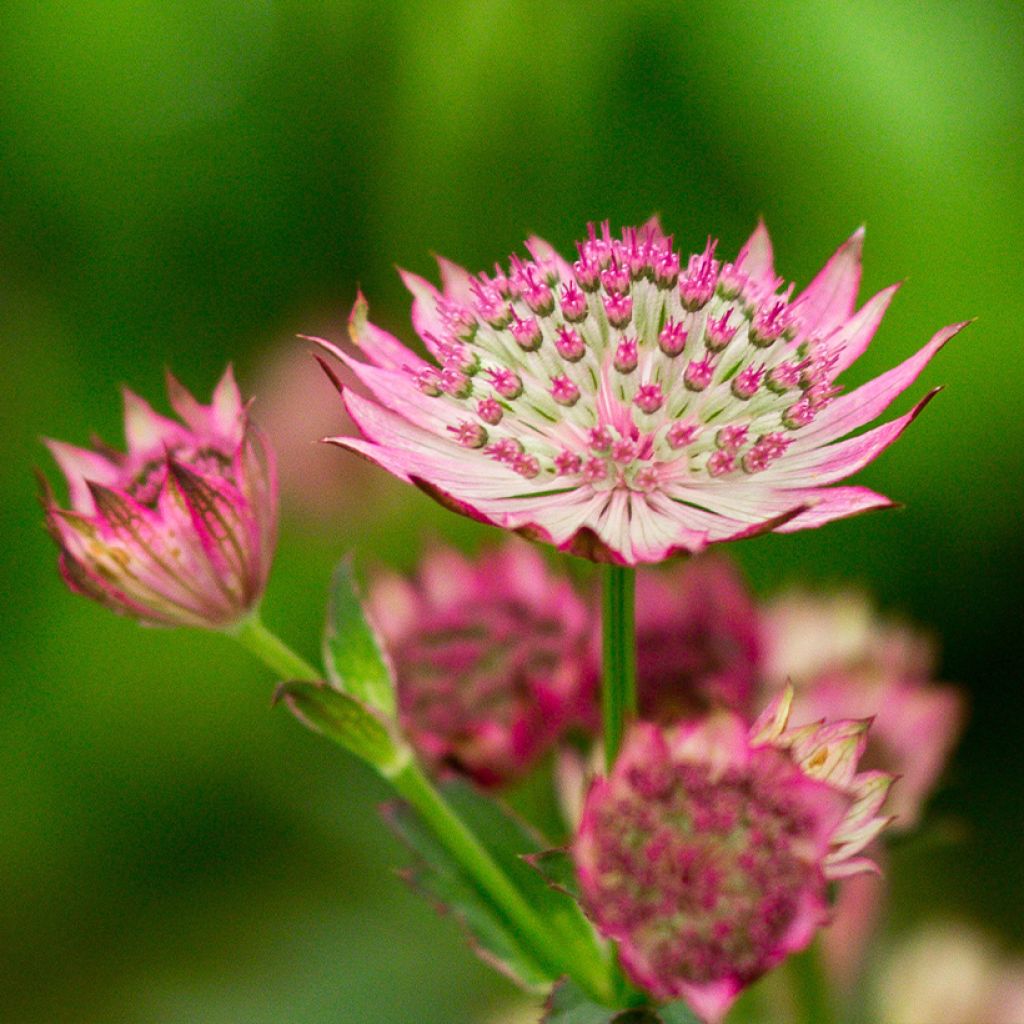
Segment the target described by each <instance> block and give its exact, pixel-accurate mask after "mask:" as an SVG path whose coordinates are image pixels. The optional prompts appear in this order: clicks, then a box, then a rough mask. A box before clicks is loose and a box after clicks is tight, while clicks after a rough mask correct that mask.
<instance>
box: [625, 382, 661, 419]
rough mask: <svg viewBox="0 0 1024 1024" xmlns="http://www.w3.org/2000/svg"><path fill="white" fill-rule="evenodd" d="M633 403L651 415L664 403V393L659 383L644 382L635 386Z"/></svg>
mask: <svg viewBox="0 0 1024 1024" xmlns="http://www.w3.org/2000/svg"><path fill="white" fill-rule="evenodd" d="M633 404H634V405H635V406H636V407H637V408H638V409H640V410H641V411H642V412H645V413H647V414H648V415H651V414H652V413H656V412H657V411H658V410H659V409H660V408H661V407H662V406H663V405H664V404H665V395H664V393H663V392H662V390H661V385H660V384H644V385H642V386H641V387H639V388H637V392H636V396H635V397H634V398H633Z"/></svg>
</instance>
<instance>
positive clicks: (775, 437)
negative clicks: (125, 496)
mask: <svg viewBox="0 0 1024 1024" xmlns="http://www.w3.org/2000/svg"><path fill="white" fill-rule="evenodd" d="M862 240H863V233H862V232H860V231H858V232H857V233H856V234H854V235H853V237H851V238H850V239H849V240H848V241H847V242H845V243H844V244H843V245H842V246H840V248H839V250H838V251H837V252H836V254H835V255H834V256H833V257H832V258H831V259H830V260H829V262H828V263H827V264H826V265H825V267H824V269H823V270H822V271H821V272H820V273H819V274H818V276H817V277H816V278H815V279H814V280H813V281H812V282H811V284H810V285H809V286H808V287H807V288H806V289H805V290H804V291H803V292H802V293H800V294H799V295H797V296H796V297H795V298H792V293H793V288H792V286H788V287H786V286H785V282H784V281H783V279H782V278H779V277H777V276H776V274H775V270H774V269H773V265H772V247H771V243H770V241H769V238H768V232H767V231H766V229H765V228H764V225H759V226H758V228H757V230H756V231H755V232H754V234H753V236H752V237H751V238H750V240H749V241H748V242H747V243H746V245H744V246H743V248H742V249H741V250H740V253H739V255H738V256H737V258H736V260H735V262H733V263H723V262H720V261H719V260H718V259H717V258H716V257H715V252H716V243H715V242H712V241H709V242H708V244H707V246H706V248H705V249H704V250H703V252H701V253H697V254H695V255H692V256H690V257H689V259H688V260H687V261H686V262H685V265H684V263H683V261H682V260H681V258H680V256H679V255H678V254H677V253H676V252H675V251H674V250H673V247H672V239H671V237H665V235H664V234H663V233H662V231H661V227H660V225H659V224H658V223H657V221H656V220H651V221H648V223H646V224H645V225H643V226H642V227H640V228H627V229H626V230H625V231H624V232H623V234H622V238H621V239H615V238H612V237H611V234H610V232H609V230H608V225H607V224H604V225H602V228H601V231H600V232H597V231H595V229H594V227H593V225H591V227H590V233H589V238H588V239H587V240H586V241H584V242H582V243H580V244H579V245H578V249H579V259H578V260H577V261H576V262H575V263H573V264H571V265H570V264H569V263H568V262H566V261H565V260H564V259H562V257H560V256H559V255H558V254H557V253H556V252H555V251H554V250H553V249H552V247H551V246H550V245H548V244H547V243H546V242H543V241H542V240H540V239H538V238H531V239H529V240H528V241H527V242H526V248H527V250H528V251H529V253H530V256H531V258H530V259H526V260H524V259H520V258H519V257H517V256H513V257H511V261H510V266H509V268H508V271H507V272H506V271H504V270H502V269H501V268H500V267H496V269H495V273H494V274H493V275H488V274H486V273H484V274H480V275H478V276H477V277H473V276H471V275H470V274H469V273H468V272H467V271H465V270H463V269H462V268H461V267H458V266H455V265H454V264H452V263H449V262H448V261H447V260H440V270H441V278H442V282H443V285H442V290H441V291H438V290H437V289H436V288H435V287H434V286H433V285H431V284H429V283H428V282H427V281H425V280H423V279H422V278H419V277H417V276H415V275H413V274H408V273H405V274H403V278H404V280H405V283H406V285H407V286H408V288H409V290H410V291H411V292H412V295H413V299H414V301H413V306H412V322H413V327H414V328H415V330H416V331H417V333H418V334H419V336H420V337H421V338H422V340H423V342H424V344H425V345H426V348H427V350H428V351H429V353H430V356H431V359H430V360H424V359H422V358H420V357H419V356H418V355H416V354H415V353H414V352H413V351H412V350H410V349H408V348H406V347H405V346H404V345H403V344H402V343H400V342H399V341H398V340H397V339H395V338H393V337H392V336H391V335H390V334H387V333H386V332H384V331H382V330H381V329H380V328H378V327H375V326H374V325H373V324H370V323H369V322H367V319H366V313H367V306H366V302H365V300H364V299H363V298H362V297H361V296H360V298H359V300H358V301H357V303H356V306H355V309H354V310H353V314H352V318H351V320H350V330H351V334H352V337H353V339H354V340H355V341H356V342H357V344H358V345H359V346H360V348H361V349H362V351H363V353H364V355H365V356H366V359H367V360H368V361H366V362H364V361H361V360H356V359H353V358H351V357H350V356H349V355H348V354H347V353H345V352H344V351H342V350H341V349H339V348H337V347H336V346H334V345H332V344H330V343H329V342H321V344H322V345H323V347H324V348H325V349H327V350H328V351H330V352H332V353H333V354H334V355H335V356H337V358H338V359H340V360H341V361H342V362H343V363H345V364H346V365H347V366H348V367H349V368H350V369H351V370H352V372H353V373H354V374H355V375H356V377H358V378H359V380H360V382H361V383H362V385H363V386H364V387H365V388H366V389H367V390H368V391H369V392H370V393H371V394H372V396H373V397H372V398H371V399H367V398H365V397H363V396H362V395H360V394H358V393H357V392H356V391H354V390H352V389H348V388H346V389H345V390H344V397H345V403H346V406H347V408H348V410H349V413H350V414H351V416H352V418H353V420H355V422H356V424H357V425H358V426H359V428H360V430H361V431H362V433H363V435H364V437H365V440H364V439H352V438H335V439H332V440H334V441H335V442H336V443H337V444H339V445H341V446H342V447H346V448H350V449H352V450H353V451H357V452H360V453H362V454H364V455H366V456H367V457H368V458H370V459H372V460H373V461H375V462H377V463H379V464H380V465H381V466H383V467H384V468H385V469H387V470H389V471H390V472H391V473H393V474H395V475H396V476H398V477H399V478H401V479H403V480H406V481H410V482H412V483H415V484H416V485H417V486H419V487H421V488H422V489H423V490H425V491H426V492H427V493H428V494H430V495H432V496H433V497H435V498H436V499H437V500H439V501H440V502H441V503H442V504H444V505H446V506H448V507H450V508H453V509H455V510H457V511H459V512H462V513H464V514H466V515H469V516H471V517H473V518H475V519H478V520H481V521H484V522H489V523H494V524H496V525H498V526H502V527H505V528H507V529H512V530H517V531H519V532H521V533H523V534H525V535H527V536H529V537H532V538H534V539H540V540H544V541H546V542H549V543H551V544H555V545H557V546H558V547H559V548H562V549H564V550H569V551H572V552H574V553H576V554H580V555H585V556H587V557H590V558H593V559H595V560H600V561H615V562H619V563H624V564H629V565H633V564H636V563H639V562H658V561H661V560H663V559H665V558H667V557H669V556H670V555H672V554H673V553H676V552H694V551H699V550H700V549H702V548H704V547H706V546H707V545H708V544H711V543H714V542H716V541H725V540H732V539H735V538H739V537H747V536H751V535H753V534H757V533H761V532H764V531H767V530H784V531H789V530H798V529H802V528H806V527H813V526H819V525H821V524H822V523H825V522H828V521H830V520H832V519H836V518H840V517H843V516H849V515H854V514H856V513H859V512H864V511H867V510H870V509H875V508H884V507H887V506H889V505H890V504H891V503H890V501H889V499H887V498H885V497H883V496H881V495H879V494H875V493H874V492H872V491H870V490H868V489H867V488H864V487H836V488H833V487H830V486H829V485H831V484H834V483H836V482H837V481H839V480H842V479H844V478H845V477H847V476H849V475H850V474H851V473H854V472H855V471H857V470H858V469H860V468H861V467H862V466H864V465H865V464H867V463H868V462H870V461H871V460H872V459H874V458H875V457H876V456H877V455H878V454H879V453H880V452H881V451H882V450H883V449H885V448H886V447H887V446H888V445H889V444H891V443H892V442H893V441H894V440H895V439H896V438H897V437H898V436H899V435H900V434H901V433H902V431H903V429H904V428H905V427H906V426H907V425H908V424H909V423H910V421H911V420H912V419H913V418H914V417H915V416H916V415H917V413H918V412H919V411H920V410H921V408H922V407H923V406H924V404H925V402H927V401H928V399H929V398H930V397H931V395H929V396H927V397H926V398H925V399H924V400H922V401H921V402H920V403H918V404H917V405H916V406H915V407H914V409H913V410H912V411H911V412H910V413H908V414H906V415H904V416H901V417H899V418H897V419H895V420H893V421H891V422H890V423H887V424H885V425H883V426H881V427H877V428H875V429H873V430H870V431H868V432H867V433H863V434H861V435H859V436H857V437H855V438H851V439H850V440H847V441H839V440H838V439H840V438H843V437H845V436H846V435H847V434H849V433H850V432H851V431H853V430H856V429H857V428H859V427H861V426H863V425H864V424H866V423H868V422H870V421H871V420H873V419H874V418H875V417H877V416H878V415H879V414H880V413H881V412H882V411H883V410H884V409H886V408H887V407H888V406H889V404H890V403H891V402H892V401H893V399H895V398H896V396H897V395H899V394H900V393H901V392H902V391H903V390H904V389H906V388H907V387H908V386H909V385H910V384H911V383H912V382H913V381H914V380H915V379H916V378H917V376H918V374H919V373H920V372H921V370H922V369H923V368H924V366H925V365H926V364H927V363H928V361H929V360H930V359H931V357H932V356H933V355H934V354H935V352H936V351H938V349H939V348H941V347H942V345H943V344H944V343H945V342H946V341H947V340H948V339H949V338H950V337H952V336H953V335H954V334H955V333H956V332H957V331H958V330H959V329H960V327H961V326H963V325H955V326H952V327H947V328H945V329H944V330H942V331H940V332H939V333H938V334H937V335H936V336H935V337H934V338H933V339H932V340H931V341H930V342H929V343H928V344H927V345H926V346H925V347H924V348H923V349H922V350H921V351H920V352H919V353H918V354H917V355H915V356H913V357H911V358H910V359H909V360H907V361H906V362H904V363H903V364H901V365H900V366H898V367H896V368H895V369H893V370H890V371H889V372H887V373H885V374H883V375H882V376H881V377H878V378H877V379H876V380H874V381H872V382H870V383H868V384H866V385H864V386H863V387H861V388H859V389H858V390H857V391H855V392H853V393H852V394H849V395H844V396H839V392H840V390H841V388H840V386H839V385H838V384H837V383H836V380H837V377H838V376H839V374H840V373H841V372H842V371H843V370H845V369H846V368H847V367H848V366H849V365H850V364H851V363H852V362H853V361H854V360H855V359H856V358H857V357H858V356H859V355H860V354H861V353H862V352H863V351H864V350H865V348H866V347H867V345H868V343H869V342H870V340H871V338H872V336H873V335H874V332H875V330H876V328H877V327H878V325H879V323H880V321H881V319H882V316H883V314H884V312H885V310H886V307H887V306H888V304H889V302H890V300H891V298H892V296H893V294H894V293H895V290H896V289H895V286H894V287H891V288H887V289H885V290H884V291H882V292H880V293H879V294H878V295H876V296H875V297H874V298H872V299H870V300H869V301H868V302H867V303H866V304H865V305H864V306H863V307H862V308H861V309H860V310H858V311H855V299H856V293H857V289H858V287H859V283H860V257H861V247H862ZM834 442H838V443H834Z"/></svg>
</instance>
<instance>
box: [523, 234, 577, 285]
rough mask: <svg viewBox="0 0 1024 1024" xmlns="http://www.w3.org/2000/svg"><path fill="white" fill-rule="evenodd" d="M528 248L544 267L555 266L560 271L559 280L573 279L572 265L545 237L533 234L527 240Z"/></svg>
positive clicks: (537, 261) (536, 260)
mask: <svg viewBox="0 0 1024 1024" xmlns="http://www.w3.org/2000/svg"><path fill="white" fill-rule="evenodd" d="M526 249H527V251H528V252H529V254H530V255H531V256H532V257H533V258H534V261H535V262H536V263H538V264H539V265H540V266H541V267H542V268H544V267H546V266H549V265H550V266H553V267H554V268H555V270H557V271H558V277H559V280H561V281H562V282H563V283H565V282H566V281H571V280H573V274H572V267H571V266H570V265H569V263H567V262H566V260H564V259H563V258H562V256H561V254H560V253H559V252H558V250H557V249H556V248H555V247H554V246H553V245H552V244H551V243H550V242H545V241H544V239H543V238H538V237H537V236H536V235H531V236H530V237H529V238H528V239H527V240H526Z"/></svg>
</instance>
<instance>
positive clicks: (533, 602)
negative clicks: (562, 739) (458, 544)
mask: <svg viewBox="0 0 1024 1024" xmlns="http://www.w3.org/2000/svg"><path fill="white" fill-rule="evenodd" d="M369 607H370V613H371V615H372V617H373V620H374V622H375V624H376V625H377V628H378V629H379V630H380V632H381V635H382V637H383V639H384V643H385V646H386V648H387V650H388V653H389V654H390V655H391V658H392V661H393V663H394V666H395V672H396V677H397V687H398V705H399V713H400V716H401V722H402V726H403V728H404V729H405V731H406V733H407V735H408V736H409V738H410V739H411V740H412V742H413V744H414V745H415V746H416V748H417V750H418V751H419V752H420V754H421V755H422V756H423V757H424V758H425V759H426V760H427V762H428V763H430V764H431V765H433V766H434V768H435V769H438V770H445V769H446V770H454V771H457V772H462V773H465V774H467V775H470V776H471V777H472V778H474V779H475V780H476V781H477V782H478V783H480V784H481V785H487V786H494V785H499V784H501V783H504V782H507V781H509V780H510V779H512V778H515V777H516V776H518V775H520V774H522V773H523V772H524V771H525V770H527V769H528V768H529V767H530V766H531V765H532V764H533V763H534V762H535V761H536V759H537V758H538V757H539V756H540V755H541V754H542V753H544V751H545V750H547V749H548V748H549V747H550V746H551V745H552V744H553V743H554V742H555V740H556V739H557V738H558V736H559V734H560V733H561V731H562V730H563V729H564V727H565V726H566V724H567V723H568V722H569V720H570V719H571V717H572V716H573V715H574V714H575V713H576V711H577V708H578V704H579V700H580V696H579V694H580V687H581V685H582V681H583V669H582V665H583V651H584V646H585V644H586V641H587V638H588V636H589V622H588V616H587V609H586V606H585V604H584V603H583V601H582V600H581V599H580V598H579V597H578V596H577V595H576V593H575V592H574V591H573V589H572V586H571V585H570V583H569V582H568V581H567V580H564V579H559V578H557V577H555V576H554V575H552V574H551V573H549V572H548V570H547V567H546V566H545V565H544V561H543V559H542V558H541V557H540V555H539V554H538V553H537V552H536V551H533V550H531V549H530V548H529V546H528V545H525V544H523V543H521V542H515V543H514V544H509V545H506V546H505V547H503V548H501V549H499V550H497V551H493V552H490V553H488V554H486V555H484V556H482V557H480V558H479V559H478V560H476V561H470V560H469V559H468V558H465V557H463V556H462V555H460V554H458V553H456V552H454V551H450V550H437V551H434V552H433V553H431V554H430V555H428V556H427V558H426V559H424V562H423V565H422V567H421V569H420V572H419V575H418V578H417V579H416V580H415V581H408V580H405V579H403V578H401V577H398V576H394V575H388V576H383V577H381V578H379V579H378V580H377V582H376V583H375V585H374V586H373V588H372V590H371V592H370V602H369Z"/></svg>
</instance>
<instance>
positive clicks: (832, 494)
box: [775, 487, 896, 533]
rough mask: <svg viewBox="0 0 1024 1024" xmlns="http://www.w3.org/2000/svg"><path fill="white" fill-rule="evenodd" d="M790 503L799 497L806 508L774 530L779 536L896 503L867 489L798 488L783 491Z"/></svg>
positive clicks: (893, 505)
mask: <svg viewBox="0 0 1024 1024" xmlns="http://www.w3.org/2000/svg"><path fill="white" fill-rule="evenodd" d="M785 493H787V494H789V495H790V496H791V499H792V500H794V501H795V500H797V499H798V498H803V499H804V500H805V501H806V502H807V505H808V506H809V507H808V508H806V509H805V510H804V511H801V512H800V513H799V515H796V516H794V517H793V518H792V519H790V520H788V521H787V522H785V523H780V524H779V525H778V526H776V527H775V529H776V531H777V532H779V533H796V531H797V530H809V529H812V528H814V527H816V526H822V525H824V524H825V523H831V522H833V521H834V520H836V519H847V518H849V517H850V516H858V515H861V514H862V513H864V512H875V511H878V510H880V509H886V508H894V507H895V506H896V503H895V502H894V501H893V500H892V499H891V498H887V497H886V496H885V495H884V494H878V493H877V492H876V491H872V490H871V489H870V488H868V487H821V488H813V487H809V488H801V489H796V490H791V491H787V492H785Z"/></svg>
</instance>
